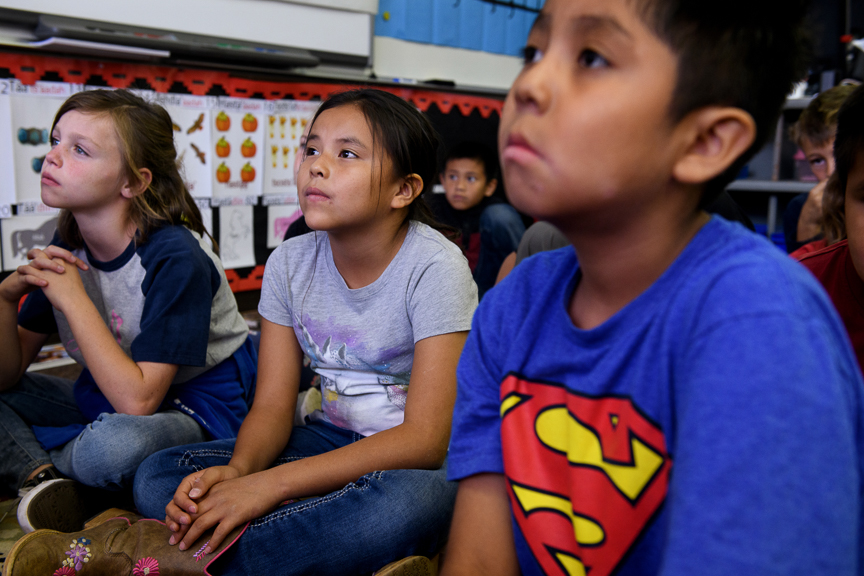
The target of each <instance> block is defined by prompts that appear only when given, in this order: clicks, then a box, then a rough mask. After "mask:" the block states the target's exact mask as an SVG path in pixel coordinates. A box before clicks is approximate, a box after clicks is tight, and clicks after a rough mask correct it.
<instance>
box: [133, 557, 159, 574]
mask: <svg viewBox="0 0 864 576" xmlns="http://www.w3.org/2000/svg"><path fill="white" fill-rule="evenodd" d="M132 576H159V562H157V561H156V559H155V558H142V559H140V560H138V563H137V564H135V568H133V569H132Z"/></svg>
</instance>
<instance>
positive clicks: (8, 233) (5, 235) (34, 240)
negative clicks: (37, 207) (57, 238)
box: [0, 214, 57, 271]
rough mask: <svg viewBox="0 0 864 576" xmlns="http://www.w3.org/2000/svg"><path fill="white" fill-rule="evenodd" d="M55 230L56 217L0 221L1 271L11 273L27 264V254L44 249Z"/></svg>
mask: <svg viewBox="0 0 864 576" xmlns="http://www.w3.org/2000/svg"><path fill="white" fill-rule="evenodd" d="M55 230H57V215H56V214H47V215H39V216H13V217H11V218H4V219H2V220H0V234H2V245H3V270H4V271H12V270H15V268H17V267H18V266H21V265H22V264H26V263H27V253H28V252H29V251H30V250H32V249H34V248H45V247H46V246H48V244H50V243H51V239H52V238H53V237H54V231H55Z"/></svg>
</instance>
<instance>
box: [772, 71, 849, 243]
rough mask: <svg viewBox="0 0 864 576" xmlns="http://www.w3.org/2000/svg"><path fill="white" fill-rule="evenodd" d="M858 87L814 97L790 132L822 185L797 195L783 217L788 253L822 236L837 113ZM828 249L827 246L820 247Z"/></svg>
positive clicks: (838, 89) (837, 89)
mask: <svg viewBox="0 0 864 576" xmlns="http://www.w3.org/2000/svg"><path fill="white" fill-rule="evenodd" d="M854 90H855V86H845V85H844V86H836V87H834V88H831V89H830V90H826V91H825V92H822V93H821V94H819V96H817V97H816V98H814V99H813V100H812V101H811V102H810V104H808V105H807V108H805V109H804V111H803V112H802V113H801V117H800V118H799V119H798V122H796V123H795V124H793V125H792V126H791V128H790V129H789V137H790V138H791V139H792V141H793V142H794V143H795V144H796V145H797V146H798V147H799V148H801V150H802V152H804V156H805V157H806V158H807V162H808V163H809V164H810V169H811V170H812V172H813V175H814V176H816V179H817V180H818V181H819V183H818V184H817V185H816V186H814V187H813V189H812V190H811V191H810V192H808V193H806V194H799V195H798V196H795V197H794V198H793V199H792V200H791V201H790V202H789V205H788V206H787V207H786V211H785V212H784V214H783V233H784V236H785V237H786V251H787V252H789V253H790V254H791V253H792V252H796V251H797V250H799V249H800V248H802V247H803V246H804V245H806V244H809V243H812V242H814V241H817V240H820V239H821V237H822V226H821V224H820V221H821V219H822V194H823V192H824V190H825V182H826V181H827V180H828V177H829V176H831V173H832V172H834V155H833V148H834V132H835V131H836V130H837V112H838V111H839V110H840V106H842V105H843V102H844V101H845V100H846V98H847V97H848V96H849V95H850V94H851V93H852V92H853V91H854ZM822 247H824V243H821V244H820V245H818V247H817V249H818V248H822Z"/></svg>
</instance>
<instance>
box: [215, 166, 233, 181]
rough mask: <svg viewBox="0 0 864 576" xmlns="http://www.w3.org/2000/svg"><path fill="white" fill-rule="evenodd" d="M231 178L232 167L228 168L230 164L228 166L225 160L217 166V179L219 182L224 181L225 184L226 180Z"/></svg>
mask: <svg viewBox="0 0 864 576" xmlns="http://www.w3.org/2000/svg"><path fill="white" fill-rule="evenodd" d="M230 179H231V169H230V168H228V166H226V165H225V163H224V162H222V163H221V164H219V167H218V168H216V180H218V181H219V182H222V183H223V184H224V183H225V182H228V180H230Z"/></svg>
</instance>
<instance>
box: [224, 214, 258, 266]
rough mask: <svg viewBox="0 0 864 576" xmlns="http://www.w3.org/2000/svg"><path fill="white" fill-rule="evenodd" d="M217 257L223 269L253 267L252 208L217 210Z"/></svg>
mask: <svg viewBox="0 0 864 576" xmlns="http://www.w3.org/2000/svg"><path fill="white" fill-rule="evenodd" d="M219 256H220V258H221V259H222V264H223V265H224V266H225V268H244V267H247V266H255V247H254V240H253V230H252V206H222V207H221V208H219Z"/></svg>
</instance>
